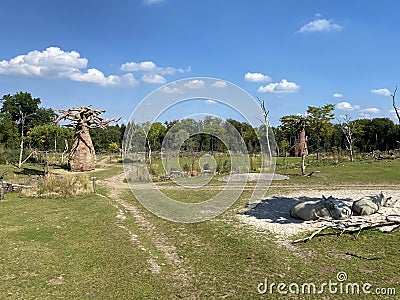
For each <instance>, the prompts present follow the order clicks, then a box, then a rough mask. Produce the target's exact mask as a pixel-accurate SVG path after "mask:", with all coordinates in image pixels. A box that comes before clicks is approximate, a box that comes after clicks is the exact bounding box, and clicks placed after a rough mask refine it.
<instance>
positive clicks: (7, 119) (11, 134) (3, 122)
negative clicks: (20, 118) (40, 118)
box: [0, 113, 19, 149]
mask: <svg viewBox="0 0 400 300" xmlns="http://www.w3.org/2000/svg"><path fill="white" fill-rule="evenodd" d="M18 139H19V133H18V126H17V124H16V123H15V122H14V121H13V120H12V118H11V116H10V114H2V113H0V144H3V145H4V146H5V147H6V148H10V149H15V148H16V147H17V145H18Z"/></svg>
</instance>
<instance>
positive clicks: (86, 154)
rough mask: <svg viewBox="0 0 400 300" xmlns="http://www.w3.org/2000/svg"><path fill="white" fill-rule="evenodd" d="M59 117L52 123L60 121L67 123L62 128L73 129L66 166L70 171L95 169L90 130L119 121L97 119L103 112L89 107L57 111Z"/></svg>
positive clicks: (94, 155) (94, 154)
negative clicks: (67, 122) (72, 138)
mask: <svg viewBox="0 0 400 300" xmlns="http://www.w3.org/2000/svg"><path fill="white" fill-rule="evenodd" d="M58 112H59V113H60V115H59V116H58V118H57V119H56V120H55V121H54V123H55V124H56V125H57V124H59V122H61V121H62V120H65V121H69V122H70V123H69V124H66V125H64V126H66V127H72V128H74V129H75V135H74V141H73V144H72V148H71V152H70V154H69V158H68V166H69V168H70V170H71V171H74V172H84V171H91V170H94V169H95V164H96V153H95V150H94V147H93V142H92V139H91V137H90V132H89V129H90V128H103V129H105V128H106V127H107V126H108V125H109V124H110V123H111V122H118V121H119V120H120V119H115V118H113V119H108V120H104V119H103V118H101V117H99V115H100V114H102V113H104V112H105V110H99V109H93V108H91V107H90V106H80V107H74V108H69V109H66V110H58Z"/></svg>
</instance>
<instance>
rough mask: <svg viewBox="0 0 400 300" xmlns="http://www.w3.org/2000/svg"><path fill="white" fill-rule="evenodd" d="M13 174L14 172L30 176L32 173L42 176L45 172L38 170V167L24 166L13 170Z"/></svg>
mask: <svg viewBox="0 0 400 300" xmlns="http://www.w3.org/2000/svg"><path fill="white" fill-rule="evenodd" d="M14 174H16V175H28V176H32V175H40V176H43V175H45V172H44V170H40V169H37V168H30V167H24V168H23V169H22V170H20V171H14Z"/></svg>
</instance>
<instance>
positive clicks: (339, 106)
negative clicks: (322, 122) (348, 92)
mask: <svg viewBox="0 0 400 300" xmlns="http://www.w3.org/2000/svg"><path fill="white" fill-rule="evenodd" d="M336 109H338V110H353V109H354V107H353V106H352V105H351V104H350V103H349V102H346V101H343V102H339V103H338V104H336Z"/></svg>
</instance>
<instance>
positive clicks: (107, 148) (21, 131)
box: [0, 92, 400, 163]
mask: <svg viewBox="0 0 400 300" xmlns="http://www.w3.org/2000/svg"><path fill="white" fill-rule="evenodd" d="M0 101H1V108H0V163H5V162H16V161H18V160H19V161H20V162H21V158H22V157H26V156H28V155H29V153H31V152H33V151H53V152H63V151H68V148H69V146H70V145H71V144H72V140H73V136H74V131H73V129H71V128H65V127H62V126H58V125H57V126H56V125H54V123H53V122H54V120H55V118H56V116H57V114H56V112H55V111H54V110H53V109H52V108H44V107H41V106H40V104H41V100H40V98H33V97H32V95H31V94H30V93H27V92H19V93H16V94H14V95H10V94H7V95H4V96H3V97H2V98H1V100H0ZM260 114H261V112H260ZM299 120H302V121H303V122H299ZM399 121H400V120H399ZM280 122H281V124H280V125H279V126H277V127H271V130H270V131H269V132H273V133H274V137H275V138H274V139H270V140H269V142H270V143H271V145H273V148H272V150H271V151H273V152H274V154H275V155H280V156H287V155H292V156H293V155H296V154H297V155H298V153H296V147H298V145H299V141H300V140H301V136H300V135H301V132H299V128H298V124H300V123H302V124H304V132H303V133H302V134H303V135H304V138H305V140H306V143H307V152H308V153H315V154H316V155H317V157H318V155H319V154H320V153H322V152H324V153H326V152H334V151H337V152H338V151H350V150H351V151H353V152H354V151H359V152H364V153H365V152H372V151H375V150H380V151H388V150H393V149H398V148H400V143H399V141H400V128H399V125H397V124H395V123H394V122H393V121H392V120H390V119H389V118H373V119H355V120H352V119H351V118H350V117H349V116H339V117H335V115H334V105H333V104H327V105H323V106H321V107H313V106H309V107H308V108H307V113H306V115H305V116H297V115H289V116H283V117H282V118H281V119H280ZM188 128H190V130H189V131H190V132H194V134H192V135H189V136H184V133H183V132H182V130H183V129H185V130H187V129H188ZM233 128H234V129H235V131H236V132H237V133H238V134H240V136H241V137H242V138H243V141H244V144H245V147H246V150H247V152H249V153H259V152H260V150H261V146H260V140H259V137H260V138H261V139H263V138H265V136H263V134H264V135H265V133H264V132H265V130H263V129H265V124H263V125H261V126H260V127H258V128H256V127H252V126H251V125H250V124H249V123H247V122H240V121H237V120H234V119H228V120H226V121H223V120H221V119H219V118H215V117H205V118H204V119H202V120H194V119H184V120H180V121H178V120H173V121H166V122H164V123H161V122H154V123H152V124H150V123H144V124H134V123H128V124H126V125H125V124H122V125H115V126H109V127H107V128H106V129H100V128H96V129H91V131H90V134H91V137H92V140H93V144H94V147H95V150H96V152H98V153H99V152H116V151H118V150H119V149H120V148H121V147H122V141H123V137H124V134H125V132H126V130H127V129H129V130H130V133H131V134H132V133H133V135H134V136H136V137H137V138H139V139H140V137H142V138H143V140H145V141H146V143H145V145H144V147H145V148H146V149H145V150H146V151H153V152H157V151H161V150H162V145H163V142H164V139H165V138H166V137H168V133H169V134H170V135H173V136H176V135H179V134H180V135H182V139H184V140H183V141H182V143H181V145H180V147H181V150H183V151H191V152H226V151H227V150H228V149H230V150H232V147H240V145H235V142H236V138H235V135H234V134H233V133H232V130H233ZM186 134H187V133H186ZM143 135H144V136H143ZM261 144H262V143H261ZM232 145H233V146H232ZM233 149H235V148H233Z"/></svg>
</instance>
